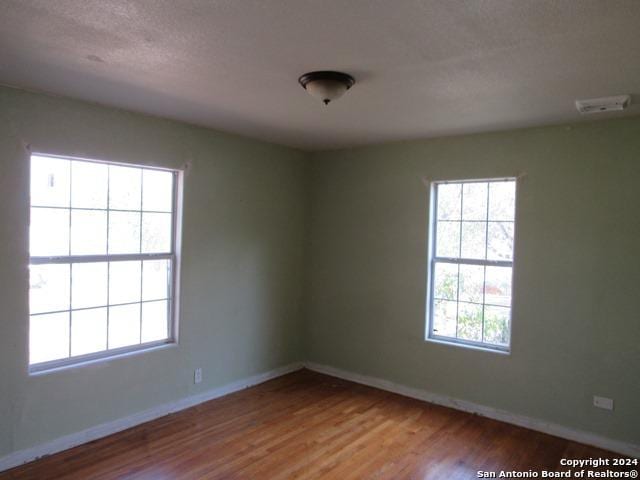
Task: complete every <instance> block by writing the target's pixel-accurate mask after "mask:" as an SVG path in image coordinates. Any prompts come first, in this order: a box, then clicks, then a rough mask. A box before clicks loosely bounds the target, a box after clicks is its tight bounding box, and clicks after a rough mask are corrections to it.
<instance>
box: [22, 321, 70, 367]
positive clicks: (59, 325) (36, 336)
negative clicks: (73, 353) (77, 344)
mask: <svg viewBox="0 0 640 480" xmlns="http://www.w3.org/2000/svg"><path fill="white" fill-rule="evenodd" d="M68 356H69V312H63V313H52V314H48V315H33V316H31V318H30V322H29V363H31V364H34V363H40V362H48V361H49V360H58V359H60V358H67V357H68Z"/></svg>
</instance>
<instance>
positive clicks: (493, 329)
mask: <svg viewBox="0 0 640 480" xmlns="http://www.w3.org/2000/svg"><path fill="white" fill-rule="evenodd" d="M509 315H510V309H509V308H504V307H484V341H485V342H487V343H493V344H496V345H508V343H509Z"/></svg>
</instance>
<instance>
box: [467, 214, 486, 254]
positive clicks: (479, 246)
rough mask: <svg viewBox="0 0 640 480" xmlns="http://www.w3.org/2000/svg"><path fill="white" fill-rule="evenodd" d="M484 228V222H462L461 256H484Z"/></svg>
mask: <svg viewBox="0 0 640 480" xmlns="http://www.w3.org/2000/svg"><path fill="white" fill-rule="evenodd" d="M486 230H487V224H486V223H484V222H462V252H461V256H462V258H473V259H484V258H485V257H484V255H485V248H486Z"/></svg>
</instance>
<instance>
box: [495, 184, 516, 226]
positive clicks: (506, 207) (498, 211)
mask: <svg viewBox="0 0 640 480" xmlns="http://www.w3.org/2000/svg"><path fill="white" fill-rule="evenodd" d="M515 209H516V182H513V181H512V182H495V183H491V184H489V220H510V221H513V219H514V216H515Z"/></svg>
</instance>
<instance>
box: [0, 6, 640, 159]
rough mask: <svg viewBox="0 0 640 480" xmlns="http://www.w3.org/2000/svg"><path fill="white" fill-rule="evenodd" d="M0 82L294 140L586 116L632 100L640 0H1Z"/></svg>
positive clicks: (376, 138) (348, 142) (353, 141)
mask: <svg viewBox="0 0 640 480" xmlns="http://www.w3.org/2000/svg"><path fill="white" fill-rule="evenodd" d="M320 69H335V70H344V71H346V72H348V73H351V74H352V75H353V76H354V77H355V78H356V81H357V83H356V85H355V86H354V87H353V88H352V89H351V90H350V91H349V92H348V93H347V94H346V95H345V96H344V97H343V98H342V99H340V100H339V101H337V102H335V103H334V104H331V105H329V106H328V107H325V106H323V105H321V104H320V103H318V102H317V101H316V100H315V99H313V98H312V97H310V96H309V95H307V94H306V93H305V92H304V90H302V88H300V86H299V85H298V84H297V78H298V76H299V75H300V74H302V73H304V72H307V71H309V70H320ZM0 83H4V84H9V85H15V86H19V87H24V88H31V89H37V90H43V91H47V92H52V93H56V94H61V95H66V96H70V97H75V98H80V99H85V100H91V101H95V102H99V103H103V104H107V105H113V106H117V107H122V108H126V109H129V110H134V111H140V112H145V113H149V114H155V115H161V116H164V117H169V118H174V119H179V120H184V121H187V122H191V123H195V124H200V125H206V126H210V127H214V128H217V129H220V130H224V131H228V132H235V133H240V134H243V135H247V136H251V137H255V138H260V139H265V140H269V141H273V142H277V143H282V144H286V145H291V146H295V147H300V148H304V149H324V148H336V147H343V146H352V145H361V144H367V143H379V142H383V141H388V140H402V139H410V138H417V137H433V136H441V135H451V134H459V133H467V132H478V131H488V130H499V129H506V128H515V127H523V126H532V125H542V124H549V123H560V122H566V121H575V120H579V119H583V118H589V119H593V118H600V117H598V116H596V117H593V116H592V117H580V116H579V114H578V113H577V112H576V110H575V107H574V100H575V99H576V98H588V97H599V96H606V95H613V94H624V93H630V94H636V95H635V97H634V100H635V101H636V102H638V101H640V98H639V97H638V94H640V1H639V0H468V1H462V0H446V1H445V0H433V1H427V0H422V1H420V0H128V1H127V0H2V1H0ZM634 113H636V114H638V113H640V108H638V107H637V106H636V107H633V106H632V107H631V108H630V109H629V110H628V112H625V114H634ZM607 115H609V116H611V115H612V114H607Z"/></svg>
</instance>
